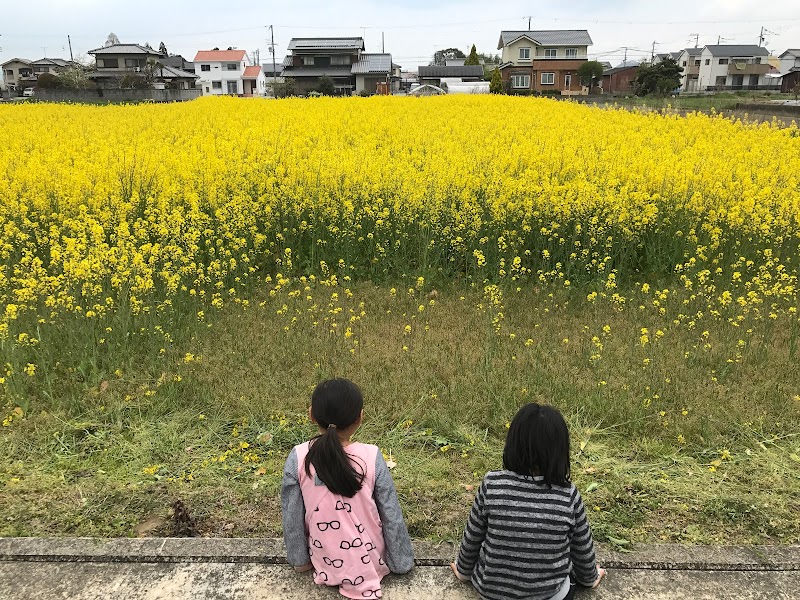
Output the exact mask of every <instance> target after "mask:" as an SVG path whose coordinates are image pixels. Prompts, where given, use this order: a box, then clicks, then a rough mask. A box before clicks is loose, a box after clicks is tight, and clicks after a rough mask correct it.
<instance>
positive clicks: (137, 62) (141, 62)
mask: <svg viewBox="0 0 800 600" xmlns="http://www.w3.org/2000/svg"><path fill="white" fill-rule="evenodd" d="M125 66H126V67H128V68H129V69H130V68H133V67H146V66H147V61H146V60H145V59H143V58H126V59H125Z"/></svg>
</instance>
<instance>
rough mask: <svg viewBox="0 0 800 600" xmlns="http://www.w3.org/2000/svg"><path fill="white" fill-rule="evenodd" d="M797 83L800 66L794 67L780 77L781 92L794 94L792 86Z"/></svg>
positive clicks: (799, 82) (799, 83) (798, 82)
mask: <svg viewBox="0 0 800 600" xmlns="http://www.w3.org/2000/svg"><path fill="white" fill-rule="evenodd" d="M798 85H800V67H794V68H793V69H792V70H791V71H789V72H788V73H786V75H784V76H783V77H782V78H781V93H783V94H794V88H795V86H798Z"/></svg>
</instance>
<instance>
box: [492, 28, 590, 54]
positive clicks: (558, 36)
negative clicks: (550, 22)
mask: <svg viewBox="0 0 800 600" xmlns="http://www.w3.org/2000/svg"><path fill="white" fill-rule="evenodd" d="M523 36H524V37H527V38H530V39H532V40H534V41H535V42H536V43H537V44H539V45H540V46H591V45H592V38H591V37H589V32H588V31H586V30H585V29H549V30H540V31H502V32H501V33H500V41H499V42H498V43H497V49H498V50H500V49H501V48H503V46H507V45H508V44H510V43H512V42H513V41H514V40H518V39H519V38H521V37H523Z"/></svg>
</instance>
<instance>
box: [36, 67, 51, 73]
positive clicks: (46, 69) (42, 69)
mask: <svg viewBox="0 0 800 600" xmlns="http://www.w3.org/2000/svg"><path fill="white" fill-rule="evenodd" d="M33 72H34V73H49V72H50V68H49V67H39V66H36V67H33Z"/></svg>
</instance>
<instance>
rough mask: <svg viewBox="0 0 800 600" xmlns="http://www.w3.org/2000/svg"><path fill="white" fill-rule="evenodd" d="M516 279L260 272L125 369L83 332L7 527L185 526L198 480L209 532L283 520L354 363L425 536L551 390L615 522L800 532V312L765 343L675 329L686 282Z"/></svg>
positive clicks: (26, 451)
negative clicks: (673, 290)
mask: <svg viewBox="0 0 800 600" xmlns="http://www.w3.org/2000/svg"><path fill="white" fill-rule="evenodd" d="M398 287H399V286H398ZM498 290H499V288H498ZM498 290H494V289H491V290H489V291H483V290H481V289H477V288H475V287H474V286H468V285H467V286H464V287H458V286H456V285H452V284H451V285H449V286H447V287H444V288H440V289H434V288H433V287H431V285H430V284H429V283H428V284H426V283H420V284H415V283H414V282H413V281H412V282H411V284H410V285H407V286H405V287H400V288H399V289H397V290H394V289H393V288H392V289H391V290H390V289H389V287H388V286H383V285H380V286H376V285H373V284H370V283H364V284H359V285H358V286H353V287H352V289H347V288H345V287H344V286H341V285H336V286H326V285H308V284H307V283H306V284H304V283H302V282H301V281H296V282H294V283H292V284H290V285H287V286H284V287H283V288H282V289H272V291H271V292H270V290H269V289H264V290H253V291H252V295H251V297H250V301H249V302H240V303H238V304H237V303H228V304H226V305H225V307H224V308H223V309H221V310H219V311H215V312H214V313H213V314H211V315H209V316H208V317H207V319H206V320H204V321H203V322H199V321H194V322H189V321H187V322H185V323H184V327H183V330H182V334H180V336H178V337H177V338H176V339H174V340H173V341H172V343H171V344H165V343H164V341H163V339H159V338H158V337H157V336H153V335H150V336H149V337H148V336H145V335H143V336H142V338H141V340H140V343H137V344H132V345H131V347H130V348H128V349H126V353H127V354H126V356H127V357H128V359H127V362H126V365H125V367H124V368H120V369H119V370H117V371H116V372H113V373H112V372H110V371H109V369H103V368H92V367H91V366H87V365H86V364H85V363H86V361H85V359H84V361H83V362H82V363H80V364H78V363H77V362H74V363H73V364H71V363H70V358H69V357H70V356H72V354H70V352H69V348H70V345H69V343H68V342H67V341H66V340H65V341H64V344H63V345H62V348H63V350H64V358H63V359H62V361H61V362H60V366H59V367H58V370H56V371H54V372H53V373H51V374H50V379H49V380H48V381H50V385H49V388H46V389H44V390H43V391H42V393H41V394H40V395H39V396H37V397H31V398H30V402H29V406H28V407H27V409H26V413H25V414H24V416H22V417H18V418H15V419H13V420H12V422H11V423H10V424H9V425H8V426H6V427H3V429H2V434H0V449H2V457H3V458H2V459H0V515H2V518H0V535H98V536H118V535H121V536H127V535H136V534H142V535H144V534H169V533H170V524H169V514H170V505H171V503H172V502H173V501H174V500H175V499H177V498H180V499H182V500H183V502H184V503H185V504H186V505H187V506H188V508H189V511H190V512H191V513H192V514H193V515H194V516H195V517H196V518H197V519H198V522H199V529H200V531H201V532H202V533H203V534H206V535H223V536H227V535H237V536H242V535H244V536H249V535H253V536H255V535H278V534H279V533H280V511H279V501H278V493H279V486H280V479H281V469H282V465H283V461H284V459H285V456H286V454H287V453H288V451H289V449H290V448H291V447H292V445H294V444H296V443H299V442H301V441H303V440H306V439H308V438H309V437H310V436H311V435H313V433H314V431H313V427H312V426H311V425H310V424H309V422H308V420H307V418H306V416H305V415H306V411H307V407H308V401H309V395H310V392H311V390H312V389H313V387H314V385H315V384H316V383H317V382H318V381H319V380H321V379H323V378H326V377H331V376H345V377H349V378H351V379H353V380H354V381H356V382H357V383H358V384H359V385H360V386H361V387H362V389H363V390H364V393H365V396H366V406H365V412H366V417H365V422H364V425H363V426H362V428H361V429H360V430H359V432H358V433H357V437H358V439H360V440H362V441H365V442H370V443H376V444H378V445H379V446H380V447H381V448H382V449H383V451H384V453H385V454H386V455H387V457H389V458H391V460H393V461H394V462H396V463H397V466H396V467H395V468H394V477H395V481H396V483H397V487H398V491H399V494H400V497H401V502H402V504H403V507H404V511H405V515H406V518H407V521H408V523H409V528H410V530H411V533H412V535H414V536H416V537H422V538H430V539H456V538H457V537H458V536H459V534H460V530H461V528H462V527H463V523H464V519H465V518H466V514H467V511H468V509H469V506H470V503H471V501H472V497H473V495H474V489H475V486H476V485H477V484H478V483H479V481H480V478H481V477H482V475H483V474H484V473H485V472H486V471H487V470H489V469H496V468H499V467H500V465H501V462H502V447H503V440H504V436H505V431H506V423H507V422H508V421H509V420H510V419H511V417H512V416H513V414H514V413H515V411H516V410H517V409H518V407H519V406H521V405H522V404H524V403H526V402H529V401H537V402H544V403H550V404H553V405H555V406H557V407H558V408H559V409H560V410H561V411H562V412H563V413H564V415H565V416H566V418H567V420H568V422H569V424H570V429H571V434H572V447H573V479H574V481H575V482H576V485H578V487H579V488H580V489H581V490H582V491H583V493H584V497H585V501H586V504H587V507H589V510H590V511H591V521H592V524H593V526H594V529H595V532H596V535H597V537H598V538H599V539H600V540H606V541H611V542H613V543H616V544H618V545H623V546H624V545H625V543H626V541H630V540H646V541H681V542H690V543H694V542H704V543H732V542H738V543H756V542H758V543H790V542H796V541H798V540H800V502H799V501H798V498H800V456H799V455H800V435H798V432H800V398H798V394H800V373H798V370H797V369H796V367H795V358H794V357H793V356H792V352H791V350H790V347H791V344H792V343H793V339H794V338H793V337H792V336H793V335H794V334H793V330H792V328H791V327H789V326H783V325H787V324H783V323H777V324H770V322H769V320H766V322H764V323H759V324H758V325H757V326H756V325H755V324H753V325H754V326H753V327H752V328H751V333H750V334H749V336H746V337H747V343H746V344H745V345H744V346H742V345H740V344H739V343H738V340H739V337H740V335H742V334H741V332H739V331H736V328H733V327H731V326H729V325H728V324H727V323H726V321H725V320H724V319H723V318H720V319H719V320H718V322H717V324H716V325H715V326H714V327H710V326H709V325H708V323H709V322H711V321H708V320H706V321H705V322H704V325H703V326H704V327H706V328H708V331H699V330H697V329H694V328H692V327H686V326H677V325H675V324H674V322H673V317H674V314H673V312H674V311H677V310H679V307H681V306H682V302H681V299H680V298H677V297H676V298H674V299H673V302H674V303H675V309H674V311H673V309H672V308H671V307H670V310H668V311H665V314H661V313H660V311H659V308H663V306H658V305H657V304H653V302H652V298H651V297H650V296H647V295H646V294H642V293H641V292H640V291H638V290H629V292H628V293H627V294H626V295H625V296H626V297H627V298H628V301H627V303H626V304H625V305H624V306H622V305H620V304H619V303H617V302H612V301H611V300H610V299H607V300H598V301H595V302H586V300H585V297H586V294H585V291H584V292H581V291H577V290H572V291H571V290H564V289H563V286H562V287H559V288H556V287H555V286H553V287H545V288H535V287H526V288H525V289H522V288H518V289H515V288H513V287H512V288H508V289H503V290H499V291H498ZM309 298H311V299H310V300H309ZM406 326H410V328H411V330H410V332H408V331H407V327H406ZM745 326H746V325H745ZM643 327H644V328H647V329H648V332H649V337H650V341H648V342H647V343H642V340H641V331H642V328H643ZM657 331H661V332H662V334H663V336H658V335H657V334H656V332H657ZM71 333H73V334H74V333H75V332H74V331H72V332H71ZM593 340H594V341H593ZM598 343H599V344H600V345H601V346H602V348H600V347H599V346H598ZM75 344H76V347H80V344H79V343H78V342H75ZM162 345H163V346H166V348H165V349H164V351H163V352H162V351H161V346H162ZM80 355H81V354H80V353H79V352H78V351H77V350H76V351H75V354H74V356H75V357H76V358H75V361H77V357H78V356H80ZM100 362H101V363H102V360H101V361H100ZM47 389H49V391H47Z"/></svg>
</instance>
